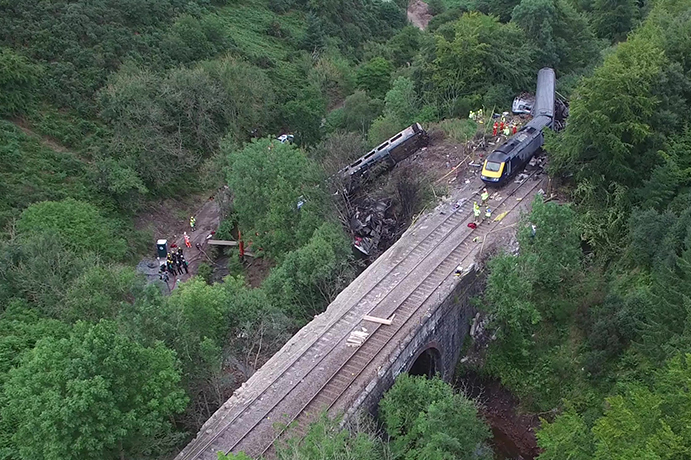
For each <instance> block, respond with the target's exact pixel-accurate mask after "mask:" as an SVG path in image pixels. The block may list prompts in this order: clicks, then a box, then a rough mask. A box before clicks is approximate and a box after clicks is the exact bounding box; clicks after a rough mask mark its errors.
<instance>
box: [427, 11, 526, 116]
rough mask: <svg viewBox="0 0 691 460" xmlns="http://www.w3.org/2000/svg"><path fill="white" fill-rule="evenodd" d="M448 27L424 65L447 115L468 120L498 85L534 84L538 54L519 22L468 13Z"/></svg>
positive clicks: (518, 87) (431, 89)
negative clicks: (472, 112)
mask: <svg viewBox="0 0 691 460" xmlns="http://www.w3.org/2000/svg"><path fill="white" fill-rule="evenodd" d="M444 28H445V30H438V31H437V34H435V38H436V46H435V49H434V52H433V53H429V54H428V55H427V57H426V61H427V62H426V65H425V66H424V67H423V72H424V74H423V79H424V81H425V84H426V87H427V92H428V94H429V96H430V98H433V99H434V100H436V101H437V104H438V105H439V106H440V108H441V109H442V110H443V113H445V114H448V115H452V116H466V114H467V112H468V108H469V107H475V106H478V105H480V103H481V102H482V97H483V96H484V94H485V93H486V92H487V90H488V88H489V87H490V86H492V85H497V84H504V85H507V86H508V87H510V88H513V89H514V90H521V89H523V88H526V87H529V86H528V85H529V84H530V85H533V84H534V81H535V73H534V71H535V69H534V68H533V66H532V64H531V63H532V62H533V55H534V53H535V50H534V48H533V46H532V45H531V44H529V43H528V42H527V40H526V39H525V34H524V33H523V31H522V30H521V29H520V28H518V26H516V25H515V24H501V23H500V22H499V21H497V19H496V18H493V17H490V16H485V15H482V14H478V13H467V14H464V15H463V16H462V17H461V18H460V19H459V20H458V21H456V22H454V23H451V24H448V25H446V26H444ZM507 44H510V46H507ZM529 82H530V83H529Z"/></svg>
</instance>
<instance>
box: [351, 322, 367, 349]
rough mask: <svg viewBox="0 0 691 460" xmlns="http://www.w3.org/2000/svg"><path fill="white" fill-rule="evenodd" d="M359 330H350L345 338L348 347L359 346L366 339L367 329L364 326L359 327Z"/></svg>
mask: <svg viewBox="0 0 691 460" xmlns="http://www.w3.org/2000/svg"><path fill="white" fill-rule="evenodd" d="M360 329H361V330H359V331H357V330H355V331H352V332H351V333H350V336H349V337H348V338H347V339H346V345H347V346H349V347H359V346H360V345H362V344H363V343H365V340H367V337H369V332H367V329H365V328H364V327H362V328H360Z"/></svg>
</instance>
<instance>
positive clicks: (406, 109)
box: [384, 77, 420, 126]
mask: <svg viewBox="0 0 691 460" xmlns="http://www.w3.org/2000/svg"><path fill="white" fill-rule="evenodd" d="M384 104H385V105H384V114H385V115H386V116H387V117H390V118H391V119H393V120H396V121H398V123H399V124H400V125H401V126H408V125H411V124H412V123H413V122H414V121H415V117H416V116H417V114H418V113H419V112H420V104H419V99H418V96H417V93H416V92H415V87H414V85H413V81H412V80H411V79H410V78H407V77H398V78H397V79H396V80H394V82H393V85H392V86H391V89H390V90H389V91H388V92H387V93H386V98H385V99H384Z"/></svg>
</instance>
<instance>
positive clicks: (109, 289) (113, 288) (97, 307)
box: [59, 266, 145, 322]
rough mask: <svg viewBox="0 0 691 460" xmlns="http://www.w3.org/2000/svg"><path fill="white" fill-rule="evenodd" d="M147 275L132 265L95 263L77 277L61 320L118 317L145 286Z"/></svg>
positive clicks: (62, 306) (93, 320) (95, 320)
mask: <svg viewBox="0 0 691 460" xmlns="http://www.w3.org/2000/svg"><path fill="white" fill-rule="evenodd" d="M144 283H145V280H144V277H142V276H140V275H138V274H137V273H136V272H135V271H134V270H132V269H131V268H126V267H121V266H93V267H90V268H89V269H88V270H86V271H85V272H84V273H82V274H81V275H80V276H79V278H77V279H76V280H74V282H73V283H72V284H71V286H70V287H69V289H68V290H67V293H66V294H65V301H64V302H63V303H62V304H61V305H60V306H59V307H60V308H61V309H63V312H62V313H61V314H60V317H61V319H63V320H66V321H70V322H76V321H78V320H81V321H89V322H98V321H99V320H101V319H115V318H117V316H118V315H119V314H120V311H121V310H122V309H123V306H124V305H125V304H131V303H132V302H134V300H135V299H136V298H137V297H138V296H139V294H141V292H142V291H143V289H144Z"/></svg>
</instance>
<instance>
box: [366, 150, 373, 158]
mask: <svg viewBox="0 0 691 460" xmlns="http://www.w3.org/2000/svg"><path fill="white" fill-rule="evenodd" d="M372 155H374V150H372V151H371V152H370V153H368V154H367V155H365V158H369V157H371V156H372Z"/></svg>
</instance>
